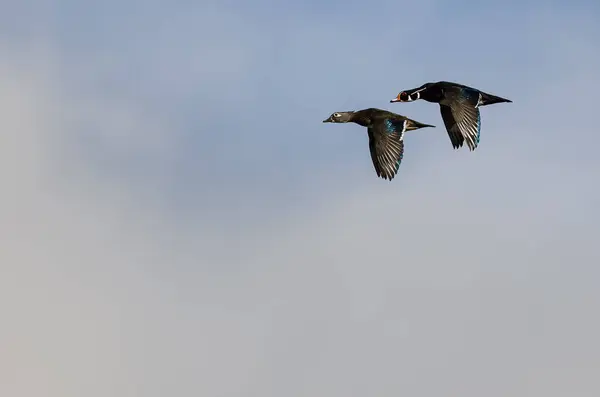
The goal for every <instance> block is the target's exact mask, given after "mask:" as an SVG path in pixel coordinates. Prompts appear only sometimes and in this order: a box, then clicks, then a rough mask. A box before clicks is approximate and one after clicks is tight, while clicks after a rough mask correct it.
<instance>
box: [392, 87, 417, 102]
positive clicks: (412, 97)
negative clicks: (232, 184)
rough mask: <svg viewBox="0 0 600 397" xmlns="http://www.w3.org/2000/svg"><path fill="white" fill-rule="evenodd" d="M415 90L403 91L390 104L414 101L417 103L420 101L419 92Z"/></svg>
mask: <svg viewBox="0 0 600 397" xmlns="http://www.w3.org/2000/svg"><path fill="white" fill-rule="evenodd" d="M413 91H414V90H411V91H402V92H400V93H399V94H398V96H397V97H396V98H394V99H392V100H390V102H392V103H394V102H412V101H416V100H417V99H419V92H418V91H417V92H413Z"/></svg>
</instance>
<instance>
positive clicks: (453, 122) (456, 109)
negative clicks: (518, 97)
mask: <svg viewBox="0 0 600 397" xmlns="http://www.w3.org/2000/svg"><path fill="white" fill-rule="evenodd" d="M418 99H424V100H426V101H427V102H435V103H439V104H440V111H441V113H442V119H443V120H444V124H445V125H446V131H448V135H449V136H450V141H451V142H452V146H453V147H454V149H458V148H459V147H462V145H463V142H465V141H466V142H467V146H468V147H469V150H470V151H473V150H475V148H476V147H477V145H478V144H479V135H480V133H481V116H480V115H479V107H480V106H485V105H491V104H494V103H500V102H512V101H511V100H510V99H505V98H501V97H499V96H495V95H491V94H487V93H485V92H483V91H480V90H478V89H476V88H472V87H468V86H466V85H462V84H457V83H451V82H448V81H438V82H437V83H426V84H423V85H422V86H420V87H418V88H414V89H412V90H406V91H402V92H400V93H399V94H398V96H397V97H396V98H394V99H392V100H391V101H390V102H412V101H416V100H418Z"/></svg>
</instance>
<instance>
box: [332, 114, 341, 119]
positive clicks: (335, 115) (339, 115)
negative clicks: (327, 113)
mask: <svg viewBox="0 0 600 397" xmlns="http://www.w3.org/2000/svg"><path fill="white" fill-rule="evenodd" d="M341 116H342V115H341V114H339V113H334V114H333V117H335V118H338V117H341Z"/></svg>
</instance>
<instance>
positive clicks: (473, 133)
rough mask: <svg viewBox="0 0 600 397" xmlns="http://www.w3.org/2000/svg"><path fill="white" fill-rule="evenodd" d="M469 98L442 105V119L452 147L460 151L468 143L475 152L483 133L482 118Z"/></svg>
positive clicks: (457, 99)
mask: <svg viewBox="0 0 600 397" xmlns="http://www.w3.org/2000/svg"><path fill="white" fill-rule="evenodd" d="M470 102H471V101H470V100H469V99H468V98H461V97H457V98H455V99H454V100H453V101H452V102H450V104H448V105H442V104H440V111H441V113H442V119H443V120H444V124H445V125H446V131H448V136H449V137H450V141H451V142H452V146H453V147H454V148H455V149H458V148H459V147H461V146H462V145H463V143H464V142H466V143H467V146H468V147H469V150H471V151H473V150H475V148H477V145H478V144H479V136H480V133H481V116H480V114H479V109H478V108H476V107H475V104H471V103H470Z"/></svg>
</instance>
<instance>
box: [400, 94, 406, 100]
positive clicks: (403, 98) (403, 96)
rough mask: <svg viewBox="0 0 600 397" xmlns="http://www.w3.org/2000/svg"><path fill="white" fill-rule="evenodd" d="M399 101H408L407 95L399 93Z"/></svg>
mask: <svg viewBox="0 0 600 397" xmlns="http://www.w3.org/2000/svg"><path fill="white" fill-rule="evenodd" d="M400 99H401V100H403V101H407V100H408V94H407V93H406V92H402V93H400Z"/></svg>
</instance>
